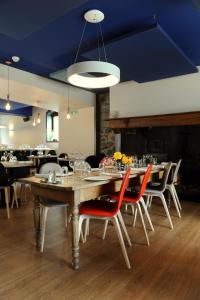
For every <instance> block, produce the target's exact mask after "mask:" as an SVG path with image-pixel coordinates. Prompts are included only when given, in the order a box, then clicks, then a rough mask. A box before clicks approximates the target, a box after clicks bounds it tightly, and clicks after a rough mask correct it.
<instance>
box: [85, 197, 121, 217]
mask: <svg viewBox="0 0 200 300" xmlns="http://www.w3.org/2000/svg"><path fill="white" fill-rule="evenodd" d="M79 213H80V214H82V215H90V216H98V217H113V216H114V215H115V213H116V203H113V202H108V201H101V200H90V201H87V202H84V203H82V204H81V206H80V209H79Z"/></svg>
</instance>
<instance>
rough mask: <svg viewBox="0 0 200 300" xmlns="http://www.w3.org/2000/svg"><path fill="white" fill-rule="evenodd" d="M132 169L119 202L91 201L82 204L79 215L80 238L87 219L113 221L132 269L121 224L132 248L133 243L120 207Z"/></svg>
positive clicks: (128, 172)
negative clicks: (83, 224)
mask: <svg viewBox="0 0 200 300" xmlns="http://www.w3.org/2000/svg"><path fill="white" fill-rule="evenodd" d="M130 171H131V169H130V168H129V169H128V171H127V172H126V174H125V176H124V178H123V181H122V184H121V189H120V193H119V198H118V201H114V202H110V201H100V200H90V201H87V202H84V203H82V204H81V206H80V209H79V213H80V218H79V237H80V234H81V228H82V223H83V221H84V220H85V219H86V220H88V219H99V220H105V221H112V222H113V223H114V226H115V230H116V232H117V235H118V239H119V242H120V245H121V248H122V252H123V256H124V259H125V262H126V265H127V268H128V269H130V268H131V265H130V262H129V258H128V255H127V252H126V247H125V244H124V239H123V236H122V232H121V228H120V224H121V226H122V229H123V231H124V233H125V235H126V238H127V241H128V243H129V245H130V246H131V241H130V238H129V235H128V232H127V230H126V227H125V224H124V221H123V218H122V215H121V212H120V207H121V204H122V200H123V196H124V192H125V190H126V188H127V186H128V182H129V175H130Z"/></svg>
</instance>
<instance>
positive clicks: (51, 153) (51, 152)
mask: <svg viewBox="0 0 200 300" xmlns="http://www.w3.org/2000/svg"><path fill="white" fill-rule="evenodd" d="M48 154H50V155H57V154H56V151H55V150H49V152H48Z"/></svg>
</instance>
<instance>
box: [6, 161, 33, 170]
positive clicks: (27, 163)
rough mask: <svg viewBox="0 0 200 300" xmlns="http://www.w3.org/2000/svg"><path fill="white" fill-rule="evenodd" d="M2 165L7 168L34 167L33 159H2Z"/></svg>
mask: <svg viewBox="0 0 200 300" xmlns="http://www.w3.org/2000/svg"><path fill="white" fill-rule="evenodd" d="M1 163H2V165H3V166H4V167H5V168H6V169H10V168H23V167H32V166H33V162H32V161H1Z"/></svg>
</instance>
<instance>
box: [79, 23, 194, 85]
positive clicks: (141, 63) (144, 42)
mask: <svg viewBox="0 0 200 300" xmlns="http://www.w3.org/2000/svg"><path fill="white" fill-rule="evenodd" d="M130 49H131V50H130ZM106 51H107V55H108V61H109V62H112V63H114V64H116V65H118V66H119V67H120V70H121V78H122V81H127V80H135V81H137V82H147V81H153V80H157V79H163V78H168V77H173V76H178V75H184V74H188V73H194V72H198V69H197V68H196V66H195V65H194V64H192V62H191V61H190V60H189V59H188V58H187V57H186V56H185V54H184V53H183V51H182V50H180V49H179V48H178V47H177V45H176V44H175V43H174V42H173V41H172V39H171V38H169V36H168V35H167V34H166V33H165V32H164V31H163V30H162V28H161V27H160V26H159V25H156V26H155V27H154V28H151V29H148V30H146V31H143V32H141V33H138V34H133V35H128V36H125V37H121V38H118V39H115V40H114V41H110V42H109V43H107V44H106ZM82 55H83V57H85V58H87V59H90V60H97V59H98V49H93V50H91V51H88V52H86V53H82Z"/></svg>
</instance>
